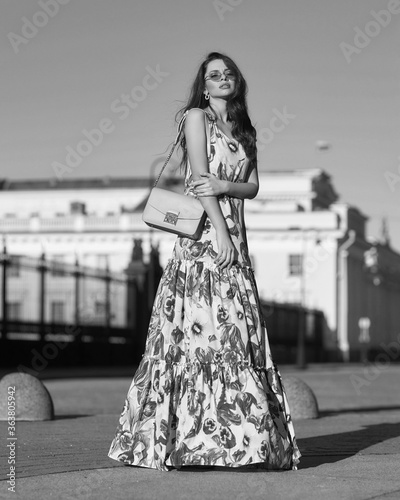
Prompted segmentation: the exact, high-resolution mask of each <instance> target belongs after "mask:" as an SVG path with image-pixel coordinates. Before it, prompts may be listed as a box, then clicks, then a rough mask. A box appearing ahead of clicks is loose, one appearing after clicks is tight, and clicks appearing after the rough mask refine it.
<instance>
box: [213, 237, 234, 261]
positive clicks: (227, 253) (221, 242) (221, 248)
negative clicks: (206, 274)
mask: <svg viewBox="0 0 400 500" xmlns="http://www.w3.org/2000/svg"><path fill="white" fill-rule="evenodd" d="M217 245H218V255H217V258H216V259H215V263H216V264H217V266H219V267H220V268H221V269H224V268H228V269H230V268H231V267H232V263H233V260H234V257H235V247H234V245H233V243H232V240H231V237H230V234H229V232H228V231H227V230H221V231H218V230H217Z"/></svg>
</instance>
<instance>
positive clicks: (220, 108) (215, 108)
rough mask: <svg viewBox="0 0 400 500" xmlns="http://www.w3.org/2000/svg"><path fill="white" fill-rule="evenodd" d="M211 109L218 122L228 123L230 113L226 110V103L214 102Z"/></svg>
mask: <svg viewBox="0 0 400 500" xmlns="http://www.w3.org/2000/svg"><path fill="white" fill-rule="evenodd" d="M210 108H211V111H212V112H213V113H214V115H215V116H216V118H217V119H218V120H220V121H221V122H222V123H227V121H228V111H227V109H226V102H225V101H214V102H213V103H212V104H210Z"/></svg>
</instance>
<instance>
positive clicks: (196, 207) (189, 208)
mask: <svg viewBox="0 0 400 500" xmlns="http://www.w3.org/2000/svg"><path fill="white" fill-rule="evenodd" d="M147 207H151V208H153V209H154V210H157V211H158V212H160V213H162V214H164V215H166V214H167V213H172V214H175V215H176V216H177V218H178V219H193V220H195V219H200V218H201V217H202V215H203V213H204V208H203V206H202V204H201V203H200V201H199V200H198V199H197V198H195V197H194V196H192V195H184V194H179V193H175V192H174V191H168V190H166V189H161V188H153V189H152V190H151V193H150V196H149V199H148V200H147V204H146V208H147ZM146 208H145V211H146Z"/></svg>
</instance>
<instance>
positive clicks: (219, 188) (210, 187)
mask: <svg viewBox="0 0 400 500" xmlns="http://www.w3.org/2000/svg"><path fill="white" fill-rule="evenodd" d="M201 177H203V179H199V180H198V181H193V182H192V183H191V187H192V189H193V193H194V194H195V195H196V196H219V195H221V194H224V193H226V181H223V180H221V179H218V178H217V177H215V175H213V174H210V173H209V172H206V173H204V174H201Z"/></svg>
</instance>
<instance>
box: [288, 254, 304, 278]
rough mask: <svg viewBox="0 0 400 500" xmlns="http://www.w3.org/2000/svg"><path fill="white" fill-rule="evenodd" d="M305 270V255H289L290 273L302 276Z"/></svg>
mask: <svg viewBox="0 0 400 500" xmlns="http://www.w3.org/2000/svg"><path fill="white" fill-rule="evenodd" d="M302 270H303V256H302V255H301V254H291V255H289V275H290V276H300V275H301V274H302Z"/></svg>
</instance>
